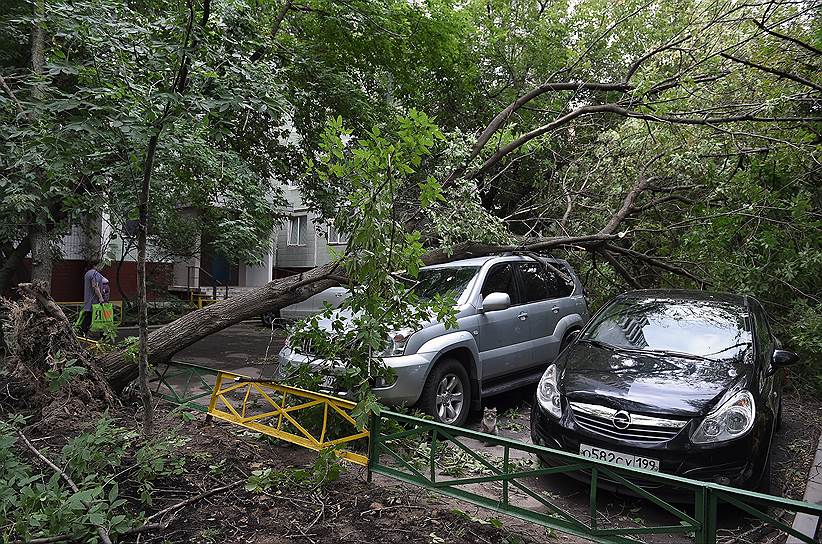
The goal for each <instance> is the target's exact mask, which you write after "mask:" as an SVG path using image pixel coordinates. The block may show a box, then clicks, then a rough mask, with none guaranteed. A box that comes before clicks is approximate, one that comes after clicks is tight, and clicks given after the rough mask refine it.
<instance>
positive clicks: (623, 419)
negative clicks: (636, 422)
mask: <svg viewBox="0 0 822 544" xmlns="http://www.w3.org/2000/svg"><path fill="white" fill-rule="evenodd" d="M611 422H612V423H613V424H614V427H616V428H617V429H627V428H628V425H630V424H631V414H629V413H628V412H626V411H625V410H620V411H619V412H617V413H616V414H614V417H613V418H612V419H611Z"/></svg>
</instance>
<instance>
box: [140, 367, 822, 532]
mask: <svg viewBox="0 0 822 544" xmlns="http://www.w3.org/2000/svg"><path fill="white" fill-rule="evenodd" d="M216 374H217V371H216V370H214V369H211V368H206V367H203V366H199V365H195V364H191V363H182V362H171V363H168V364H167V365H160V366H159V368H157V369H155V375H154V377H153V378H152V379H151V385H152V391H153V393H154V394H155V396H158V397H160V398H163V399H165V400H167V401H169V402H172V403H174V404H178V405H181V406H184V407H187V408H191V409H195V410H199V411H202V412H208V401H207V400H205V399H208V398H209V397H210V396H211V394H212V391H213V389H214V380H215V379H216ZM368 430H369V432H370V441H369V445H368V452H367V453H368V470H369V478H370V477H371V474H372V473H373V474H381V475H383V476H387V477H390V478H393V479H396V480H399V481H402V482H406V483H409V484H413V485H417V486H422V487H425V488H428V489H431V490H433V491H435V492H438V493H440V494H443V495H446V496H449V497H453V498H456V499H460V500H462V501H465V502H468V503H470V504H474V505H477V506H481V507H484V508H487V509H489V510H493V511H496V512H500V513H503V514H507V515H511V516H514V517H517V518H520V519H523V520H526V521H529V522H533V523H536V524H539V525H542V526H545V527H549V528H552V529H556V530H558V531H562V532H565V533H568V534H572V535H576V536H580V537H584V538H589V539H592V540H594V541H596V542H602V543H606V544H607V543H620V544H622V543H629V542H631V543H633V542H642V540H639V538H640V537H641V536H642V535H682V536H685V535H689V536H691V537H692V538H693V540H694V542H696V543H697V544H714V543H715V542H716V541H717V526H718V521H719V516H720V515H721V510H720V507H722V506H723V505H730V506H733V507H735V508H738V509H739V510H741V511H743V512H745V513H746V514H747V515H748V516H750V517H752V518H754V519H755V520H758V521H759V522H761V523H762V524H764V525H767V526H769V527H772V528H774V529H776V530H778V531H781V532H782V533H783V534H784V535H791V536H794V537H796V538H797V539H798V540H799V541H800V542H805V543H807V544H814V543H815V541H814V540H813V539H812V538H809V537H807V536H805V535H803V534H801V533H798V532H797V531H795V530H793V529H792V528H791V527H790V525H791V522H792V520H793V517H794V514H797V513H806V514H810V515H813V516H822V505H816V504H810V503H805V502H801V501H796V500H791V499H785V498H782V497H775V496H771V495H764V494H761V493H755V492H753V491H746V490H742V489H736V488H732V487H726V486H721V485H718V484H713V483H708V482H702V481H698V480H691V479H688V478H681V477H678V476H673V475H670V474H664V473H659V472H651V471H647V470H641V469H633V468H627V467H621V466H616V465H611V464H608V463H605V462H603V461H597V460H594V459H590V458H587V457H582V456H580V455H576V454H571V453H567V452H562V451H557V450H552V449H549V448H545V447H542V446H536V445H533V444H526V443H524V442H519V441H516V440H511V439H507V438H503V437H499V436H493V435H489V434H484V433H480V432H476V431H472V430H470V429H464V428H460V427H453V426H451V425H445V424H442V423H436V422H434V421H429V420H424V419H420V418H417V417H413V416H409V415H405V414H400V413H396V412H391V411H387V410H384V411H382V412H381V413H380V414H373V415H372V417H371V422H370V424H369V429H368ZM478 442H479V443H482V444H485V445H488V446H495V450H494V451H496V452H501V454H502V456H501V457H499V456H494V457H493V458H491V457H489V456H486V455H483V454H482V453H481V452H480V451H477V448H476V445H477V443H478ZM448 451H451V452H452V453H453V452H456V453H458V454H459V455H461V456H462V457H463V458H464V459H469V460H471V461H472V463H470V467H472V470H470V471H468V473H462V474H457V473H454V472H450V473H449V471H448V470H447V469H443V458H444V457H445V456H446V454H447V453H448ZM539 457H544V458H547V459H549V460H550V464H551V466H550V467H546V466H540V465H539V464H537V466H536V468H534V467H529V466H523V463H522V460H523V459H527V460H536V459H537V458H539ZM555 474H565V475H567V476H573V477H577V478H580V479H583V480H584V481H587V482H588V491H587V495H588V508H587V512H584V514H585V515H580V512H573V511H571V510H569V509H568V507H567V501H566V502H565V504H563V503H560V501H557V500H556V498H553V497H552V496H551V495H550V494H546V493H544V492H545V489H540V484H539V477H541V476H549V475H555ZM478 484H479V485H478ZM489 484H490V485H491V488H490V489H489ZM542 486H543V487H544V486H545V484H542ZM651 486H657V487H656V488H652V487H651ZM603 487H610V488H613V487H617V488H620V489H621V490H622V491H624V492H625V491H627V492H630V493H633V494H634V495H637V496H639V497H642V498H644V499H646V500H648V501H649V502H651V503H653V504H655V505H656V506H657V507H659V508H660V509H662V510H663V511H665V512H666V513H667V514H668V516H669V517H670V518H671V519H672V520H673V522H672V523H667V524H664V525H658V526H645V525H640V524H637V523H630V524H629V523H623V524H622V525H615V524H613V523H609V522H608V521H607V519H606V518H605V517H604V516H603V515H602V512H601V511H600V506H599V504H598V497H599V496H600V493H601V491H602V489H603ZM670 490H676V491H677V492H678V493H679V495H680V496H681V497H684V498H685V499H687V500H686V502H677V503H674V502H671V501H670V500H666V499H665V498H664V494H665V492H666V491H670ZM524 500H527V501H530V504H527V505H526V504H523V501H524Z"/></svg>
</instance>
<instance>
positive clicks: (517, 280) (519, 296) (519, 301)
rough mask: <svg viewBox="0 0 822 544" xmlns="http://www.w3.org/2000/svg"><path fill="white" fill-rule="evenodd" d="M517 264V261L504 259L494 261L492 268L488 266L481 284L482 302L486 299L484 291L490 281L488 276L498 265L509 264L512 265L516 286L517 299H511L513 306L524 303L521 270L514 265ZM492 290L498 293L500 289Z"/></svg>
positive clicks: (512, 275)
mask: <svg viewBox="0 0 822 544" xmlns="http://www.w3.org/2000/svg"><path fill="white" fill-rule="evenodd" d="M515 264H517V262H516V261H503V262H501V263H494V264H493V265H491V267H490V268H488V272H486V273H485V276H484V277H483V278H482V285H480V286H479V296H480V302H482V301H483V300H485V296H486V295H483V294H482V292H483V291H484V290H485V282H487V281H488V276H490V275H491V274H492V273H493V272H494V269H496V268H498V267H502V266H509V267H511V279H512V280H513V286H514V291H515V295H516V299H512V300H511V308H513V307H514V306H521V305H522V286H521V284H520V278H519V270H518V269H517V267H516V266H514V265H515ZM492 292H493V293H498V292H499V291H492ZM489 294H490V293H489ZM509 296H510V294H509Z"/></svg>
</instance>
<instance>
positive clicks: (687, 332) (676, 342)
mask: <svg viewBox="0 0 822 544" xmlns="http://www.w3.org/2000/svg"><path fill="white" fill-rule="evenodd" d="M580 340H581V341H583V342H586V341H587V342H594V343H601V344H604V345H606V347H612V348H623V349H638V350H644V351H660V352H675V353H680V354H685V355H692V356H695V357H704V358H708V359H716V360H720V359H734V358H741V357H742V356H743V355H744V353H745V351H746V350H747V349H748V347H749V346H750V344H751V327H750V320H749V319H748V313H747V311H746V310H745V309H744V308H742V307H741V306H738V305H734V304H730V303H725V302H719V301H712V300H710V301H709V300H675V299H655V298H647V299H635V298H631V299H625V300H620V301H618V302H615V303H614V304H611V305H610V306H609V307H608V308H607V309H606V310H605V311H604V312H602V314H600V315H599V316H598V317H597V318H596V319H595V320H594V321H593V322H592V323H591V326H590V327H588V328H587V330H586V332H585V334H584V335H583V336H582V337H581V338H580Z"/></svg>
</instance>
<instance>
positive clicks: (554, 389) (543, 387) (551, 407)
mask: <svg viewBox="0 0 822 544" xmlns="http://www.w3.org/2000/svg"><path fill="white" fill-rule="evenodd" d="M537 401H539V404H540V406H542V407H543V408H544V409H545V410H547V411H548V413H549V414H551V415H552V416H554V417H557V418H559V417H561V416H562V407H561V406H560V402H559V383H558V377H557V365H551V366H549V367H548V368H547V369H545V373H544V374H543V375H542V378H540V380H539V385H538V386H537Z"/></svg>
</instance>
